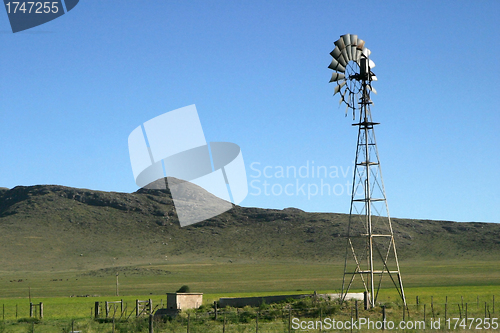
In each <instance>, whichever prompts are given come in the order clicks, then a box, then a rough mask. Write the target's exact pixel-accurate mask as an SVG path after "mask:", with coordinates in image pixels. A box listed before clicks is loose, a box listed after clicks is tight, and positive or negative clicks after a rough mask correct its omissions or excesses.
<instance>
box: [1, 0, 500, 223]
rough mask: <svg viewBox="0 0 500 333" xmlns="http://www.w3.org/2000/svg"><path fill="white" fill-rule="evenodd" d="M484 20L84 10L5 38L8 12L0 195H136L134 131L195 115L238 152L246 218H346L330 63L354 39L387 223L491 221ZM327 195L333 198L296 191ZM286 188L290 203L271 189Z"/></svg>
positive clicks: (388, 12)
mask: <svg viewBox="0 0 500 333" xmlns="http://www.w3.org/2000/svg"><path fill="white" fill-rule="evenodd" d="M498 13H500V2H498V1H370V2H365V1H356V2H348V1H342V2H341V1H255V0H254V1H214V2H210V3H208V2H205V1H191V2H189V3H187V2H180V1H176V2H174V1H148V2H146V1H132V0H122V1H119V0H106V1H102V0H87V1H80V3H79V4H78V6H76V7H75V8H74V9H73V10H72V11H71V12H69V13H67V14H66V15H63V16H62V17H60V18H58V19H56V20H54V21H51V22H48V23H46V24H44V25H41V26H39V27H35V28H33V29H30V30H27V31H25V32H19V33H16V34H13V33H12V32H11V30H10V26H9V22H8V18H7V14H6V13H5V11H4V13H3V14H0V39H1V45H2V59H1V62H0V109H1V111H0V126H1V130H0V140H1V143H2V144H1V145H0V156H2V158H1V162H0V186H4V187H9V188H11V187H14V186H16V185H35V184H59V185H66V186H72V187H82V188H90V189H95V190H105V191H119V192H133V191H135V190H136V189H137V186H136V185H135V182H134V178H133V175H132V169H131V166H130V160H129V155H128V147H127V138H128V135H129V134H130V132H131V131H132V130H133V129H134V128H136V127H137V126H139V125H140V124H142V123H144V122H145V121H147V120H149V119H151V118H153V117H156V116H158V115H160V114H162V113H165V112H167V111H170V110H174V109H177V108H180V107H183V106H187V105H190V104H196V106H197V109H198V113H199V116H200V119H201V123H202V125H203V129H204V132H205V137H206V139H207V141H227V142H234V143H237V144H238V145H239V146H240V147H241V150H242V153H243V158H244V160H245V165H246V168H247V176H248V181H249V184H251V186H250V187H249V195H248V197H247V198H246V199H245V200H244V201H243V203H242V205H243V206H256V207H263V208H279V209H281V208H285V207H298V208H301V209H303V210H306V211H320V212H339V213H345V212H348V210H349V199H350V197H349V194H348V193H347V191H346V185H345V184H346V183H347V182H350V181H351V173H349V170H350V169H348V168H352V163H353V159H354V153H355V145H356V135H357V133H356V129H355V128H354V127H353V126H351V123H352V122H351V119H352V118H350V117H347V118H346V117H345V116H344V107H340V108H339V107H338V97H337V96H335V97H332V94H333V89H334V85H333V84H328V81H329V78H330V75H331V71H330V70H329V69H328V68H327V66H328V64H329V63H330V60H331V57H330V55H329V52H330V51H331V50H332V49H333V42H334V41H335V40H337V39H338V38H339V36H340V35H343V34H345V33H352V34H357V35H358V36H359V37H360V38H362V39H364V40H365V41H366V46H367V47H368V48H369V49H370V50H371V51H372V55H371V59H372V60H373V61H374V62H375V63H376V67H375V68H374V69H373V71H374V72H375V73H376V74H377V77H378V81H377V82H376V83H375V84H374V86H375V88H376V89H377V91H378V95H375V96H373V97H372V99H373V100H374V102H375V105H374V106H373V107H372V113H373V116H374V120H376V121H378V122H380V123H381V125H380V126H378V127H377V128H376V134H377V142H378V148H379V153H380V159H381V163H382V169H383V174H384V182H385V187H386V192H387V198H388V203H389V208H390V211H391V216H394V217H405V218H415V219H442V220H456V221H480V222H500V213H499V210H498V201H499V199H500V196H499V191H498V188H500V179H499V178H500V177H499V165H500V154H499V147H498V143H499V142H500V134H499V130H498V124H499V123H500V113H499V111H500V110H499V102H498V96H499V92H500V83H499V82H500V81H499V80H498V77H499V74H500V61H498V59H497V58H498V54H500V41H499V38H498V34H499V33H500V25H499V24H498ZM313 165H314V166H316V167H318V166H325V167H327V168H328V170H335V169H337V170H338V171H339V172H338V176H337V177H335V174H333V173H331V174H330V173H329V175H327V177H324V175H323V176H322V177H312V166H313ZM265 167H268V168H267V169H266V171H267V172H266V175H267V176H268V177H265V176H264V174H263V170H264V168H265ZM280 167H283V168H286V167H292V168H293V167H295V168H296V169H299V168H300V167H304V168H303V169H302V170H303V171H305V170H306V167H308V168H307V169H308V170H309V175H308V177H300V176H293V175H288V177H286V175H285V177H280V175H279V174H276V172H277V171H279V169H280ZM350 171H351V172H352V169H351V170H350ZM342 172H344V173H345V176H344V174H342ZM302 175H303V176H304V175H305V173H303V174H302ZM264 181H267V183H268V184H269V188H268V194H269V195H266V194H265V192H264V190H265V189H264ZM252 182H253V183H252ZM297 182H298V183H297ZM322 182H323V183H322ZM325 183H327V184H329V186H330V187H331V188H332V189H333V188H334V187H335V186H337V187H335V189H336V193H337V194H338V195H337V194H334V193H330V194H328V193H326V190H325V192H324V193H323V194H321V193H318V194H316V195H308V193H307V186H311V189H312V190H314V186H313V185H312V184H315V185H316V186H321V184H325ZM288 184H292V185H291V186H290V187H289V189H292V188H294V189H295V187H296V186H297V184H298V185H299V187H300V186H301V185H302V184H305V185H304V186H305V187H304V194H303V193H302V192H301V191H295V192H293V195H286V194H284V193H281V194H278V193H279V189H280V188H281V189H283V188H284V187H285V186H286V185H288ZM271 186H274V190H275V191H274V194H273V193H272V192H271V191H270V189H271ZM342 187H343V188H344V190H343V193H340V189H341V188H342ZM324 189H326V187H324ZM296 190H297V189H296ZM259 191H260V194H259V193H258V192H259ZM289 193H291V192H290V191H289ZM309 194H311V193H309Z"/></svg>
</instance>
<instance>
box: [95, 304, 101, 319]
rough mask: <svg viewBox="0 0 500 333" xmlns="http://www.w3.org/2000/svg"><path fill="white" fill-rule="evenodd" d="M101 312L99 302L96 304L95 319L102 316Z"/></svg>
mask: <svg viewBox="0 0 500 333" xmlns="http://www.w3.org/2000/svg"><path fill="white" fill-rule="evenodd" d="M99 311H100V306H99V302H95V304H94V317H95V318H98V317H99V315H100V313H99Z"/></svg>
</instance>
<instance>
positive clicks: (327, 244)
mask: <svg viewBox="0 0 500 333" xmlns="http://www.w3.org/2000/svg"><path fill="white" fill-rule="evenodd" d="M200 191H203V190H201V189H200ZM195 192H196V191H194V192H193V193H195ZM199 195H205V194H203V193H201V192H200V193H199ZM347 221H348V215H345V214H336V213H307V212H304V211H302V210H299V209H295V208H287V209H284V210H276V209H261V208H245V207H240V206H234V207H233V208H232V209H231V210H229V211H227V212H225V213H223V214H221V215H219V216H216V217H214V218H211V219H209V220H206V221H204V222H201V223H197V224H194V225H191V226H188V227H184V228H181V227H180V226H179V222H178V219H177V215H176V212H175V207H174V205H173V201H172V197H171V195H170V191H169V190H168V188H167V189H166V190H161V189H140V190H138V191H137V192H135V193H117V192H102V191H93V190H88V189H78V188H70V187H65V186H58V185H37V186H17V187H15V188H13V189H6V188H0V253H1V255H0V269H1V270H66V269H75V270H88V269H98V268H105V267H111V266H126V265H136V264H147V263H154V264H158V263H165V262H167V263H168V262H195V261H199V262H207V261H212V260H214V261H226V262H227V261H229V260H231V261H245V262H250V261H263V260H265V261H275V260H277V261H319V262H339V263H340V262H341V260H342V258H343V255H344V253H345V248H344V246H345V238H343V237H342V235H344V234H345V232H346V226H347ZM392 221H393V228H394V232H395V238H396V245H397V249H398V255H399V257H400V259H402V260H413V259H415V260H416V259H419V260H420V259H428V260H435V259H436V260H448V259H449V260H453V259H474V258H480V259H481V260H498V258H500V224H496V223H477V222H470V223H457V222H449V221H431V220H410V219H398V218H393V219H392Z"/></svg>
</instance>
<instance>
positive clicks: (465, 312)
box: [465, 303, 467, 322]
mask: <svg viewBox="0 0 500 333" xmlns="http://www.w3.org/2000/svg"><path fill="white" fill-rule="evenodd" d="M465 322H467V303H465Z"/></svg>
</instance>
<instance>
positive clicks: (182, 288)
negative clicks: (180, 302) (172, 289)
mask: <svg viewBox="0 0 500 333" xmlns="http://www.w3.org/2000/svg"><path fill="white" fill-rule="evenodd" d="M189 292H190V289H189V286H187V285H183V286H182V287H180V288H179V290H177V291H176V293H189Z"/></svg>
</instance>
